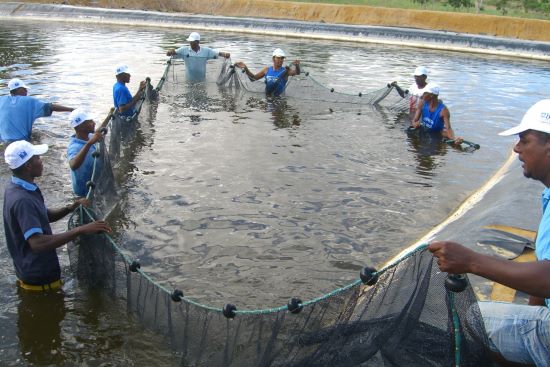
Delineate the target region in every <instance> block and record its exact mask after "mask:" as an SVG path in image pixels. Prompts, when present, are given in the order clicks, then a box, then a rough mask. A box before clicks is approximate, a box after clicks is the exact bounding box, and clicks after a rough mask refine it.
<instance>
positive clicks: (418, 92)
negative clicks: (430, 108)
mask: <svg viewBox="0 0 550 367" xmlns="http://www.w3.org/2000/svg"><path fill="white" fill-rule="evenodd" d="M427 86H428V84H427V83H426V85H425V86H424V88H418V85H416V83H412V84H411V86H410V87H409V95H410V99H409V112H411V113H412V112H414V111H416V108H417V107H418V104H419V103H420V99H421V98H422V96H423V95H424V91H425V90H426V87H427Z"/></svg>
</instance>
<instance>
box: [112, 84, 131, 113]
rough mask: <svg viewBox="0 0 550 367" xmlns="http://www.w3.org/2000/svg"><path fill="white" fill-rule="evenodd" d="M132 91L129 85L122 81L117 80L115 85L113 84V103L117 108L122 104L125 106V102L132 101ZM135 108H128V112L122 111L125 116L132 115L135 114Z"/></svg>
mask: <svg viewBox="0 0 550 367" xmlns="http://www.w3.org/2000/svg"><path fill="white" fill-rule="evenodd" d="M132 98H133V97H132V93H130V90H129V89H128V87H127V86H126V85H125V84H124V83H121V82H118V81H117V82H116V83H115V85H113V103H114V105H115V108H117V109H118V108H119V107H120V106H124V105H125V104H127V103H129V102H130V101H132ZM134 111H135V108H134V107H132V108H130V109H128V110H127V111H126V112H124V113H121V115H123V116H132V115H133V114H134Z"/></svg>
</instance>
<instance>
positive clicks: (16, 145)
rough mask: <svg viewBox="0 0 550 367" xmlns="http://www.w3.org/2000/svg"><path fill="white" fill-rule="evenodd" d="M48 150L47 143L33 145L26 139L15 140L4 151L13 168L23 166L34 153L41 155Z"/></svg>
mask: <svg viewBox="0 0 550 367" xmlns="http://www.w3.org/2000/svg"><path fill="white" fill-rule="evenodd" d="M47 151H48V145H47V144H41V145H32V144H31V143H29V142H28V141H26V140H18V141H14V142H13V143H11V144H10V145H8V147H7V148H6V150H5V151H4V159H5V160H6V163H7V164H8V166H9V167H10V168H11V169H16V168H19V167H21V166H22V165H23V164H25V162H27V161H28V160H29V159H31V158H32V156H33V155H41V154H44V153H46V152H47Z"/></svg>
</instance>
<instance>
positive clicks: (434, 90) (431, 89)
mask: <svg viewBox="0 0 550 367" xmlns="http://www.w3.org/2000/svg"><path fill="white" fill-rule="evenodd" d="M439 92H441V88H439V85H437V84H435V83H428V84H427V85H426V87H425V88H424V93H431V94H435V95H436V96H438V95H439Z"/></svg>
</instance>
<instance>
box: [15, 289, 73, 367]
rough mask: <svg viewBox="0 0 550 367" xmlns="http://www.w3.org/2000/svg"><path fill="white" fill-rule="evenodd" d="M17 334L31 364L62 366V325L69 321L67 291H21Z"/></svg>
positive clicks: (19, 293) (19, 294)
mask: <svg viewBox="0 0 550 367" xmlns="http://www.w3.org/2000/svg"><path fill="white" fill-rule="evenodd" d="M17 294H18V296H19V305H18V306H17V316H18V319H17V331H18V335H17V336H18V338H19V345H20V348H21V354H22V356H23V358H25V361H26V362H27V363H29V364H35V363H39V364H55V365H62V364H63V363H64V362H65V357H64V355H63V353H61V321H63V319H64V318H65V313H66V310H65V296H64V294H63V291H61V290H60V291H56V292H29V291H24V290H21V289H18V292H17Z"/></svg>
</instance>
